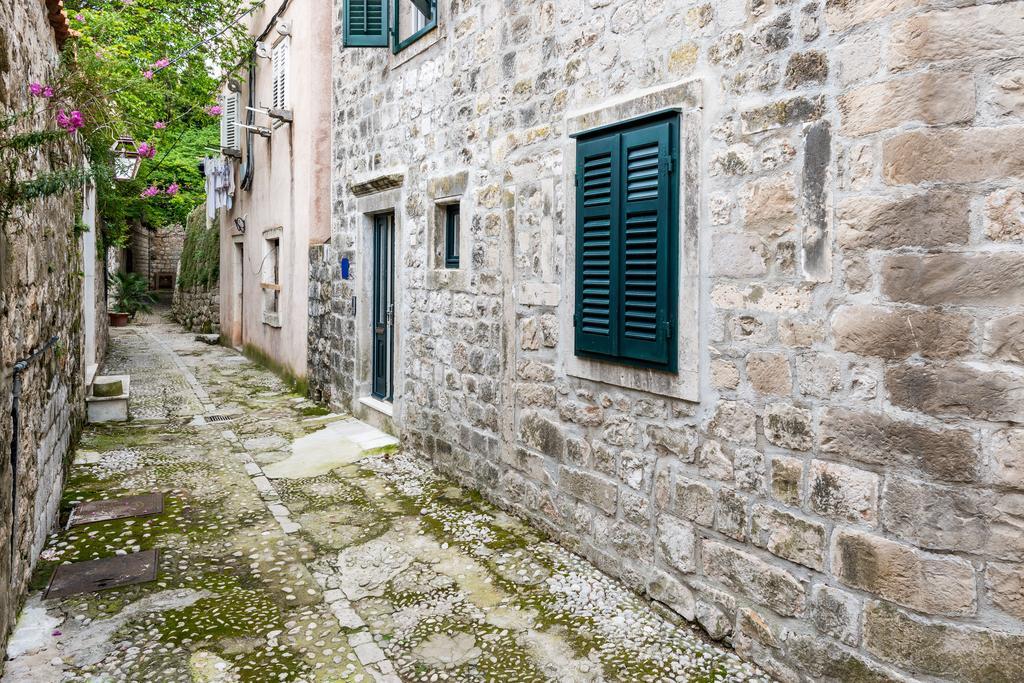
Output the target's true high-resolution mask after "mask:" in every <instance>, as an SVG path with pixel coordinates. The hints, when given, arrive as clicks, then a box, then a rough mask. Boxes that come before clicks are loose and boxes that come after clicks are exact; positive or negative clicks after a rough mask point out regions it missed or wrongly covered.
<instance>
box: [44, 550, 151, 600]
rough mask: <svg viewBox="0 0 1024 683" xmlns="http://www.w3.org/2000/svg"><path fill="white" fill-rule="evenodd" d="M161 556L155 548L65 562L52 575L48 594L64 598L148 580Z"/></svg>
mask: <svg viewBox="0 0 1024 683" xmlns="http://www.w3.org/2000/svg"><path fill="white" fill-rule="evenodd" d="M158 560H159V557H158V555H157V551H156V550H143V551H142V552H141V553H132V554H131V555H115V556H114V557H104V558H101V559H99V560H88V561H86V562H75V563H72V564H62V565H60V566H59V567H57V571H55V572H54V573H53V576H51V577H50V585H49V586H47V587H46V595H45V597H46V598H63V597H66V596H68V595H78V594H79V593H93V592H95V591H101V590H105V589H107V588H120V587H121V586H131V585H134V584H137V583H146V582H147V581H152V580H154V579H155V578H156V570H157V562H158Z"/></svg>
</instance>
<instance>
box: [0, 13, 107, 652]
mask: <svg viewBox="0 0 1024 683" xmlns="http://www.w3.org/2000/svg"><path fill="white" fill-rule="evenodd" d="M48 8H49V9H48ZM48 12H49V13H50V17H49V18H48ZM58 22H59V26H60V27H61V33H60V35H62V36H66V35H67V26H66V22H64V20H63V17H62V15H61V14H60V7H59V6H58V5H57V3H55V2H48V3H45V4H44V3H42V2H39V1H38V0H15V2H4V3H0V26H3V27H4V30H3V31H2V32H0V115H4V114H6V113H8V112H10V111H18V112H20V111H24V110H25V109H27V108H28V107H30V106H32V103H31V102H30V101H29V96H28V90H27V86H26V84H27V83H29V82H31V81H43V82H45V81H46V80H47V78H48V76H49V74H50V70H51V69H53V68H54V67H55V66H56V63H57V55H58V46H57V44H56V41H55V38H54V36H55V24H58ZM46 123H47V122H46V121H45V120H44V119H43V117H41V116H40V117H38V119H37V120H32V121H28V122H26V123H24V124H19V125H24V127H25V129H26V130H28V129H33V128H38V127H41V126H43V125H45V124H46ZM65 153H66V154H68V155H69V156H68V157H65V158H61V157H62V155H63V154H65ZM68 158H70V150H66V151H64V152H60V151H58V152H56V153H54V154H52V155H50V154H40V155H39V156H38V158H37V159H36V160H34V161H30V162H29V163H27V164H25V165H24V166H22V168H21V172H22V173H23V174H25V176H26V177H27V174H29V173H31V172H45V171H47V170H51V169H52V167H50V166H48V164H50V163H54V162H60V163H67V162H68ZM74 214H75V198H74V196H73V195H72V194H69V195H67V196H64V197H60V198H50V199H46V200H42V201H38V202H36V203H33V204H31V205H29V206H28V208H27V209H26V210H24V211H21V210H18V211H16V212H15V214H14V215H13V216H12V218H11V220H10V221H9V222H8V223H7V224H5V225H3V226H0V651H2V650H4V649H5V646H6V642H7V637H8V634H9V632H10V630H11V628H12V627H13V625H14V620H15V617H16V615H17V611H18V609H19V608H20V606H21V602H22V600H23V598H24V596H25V593H26V591H27V588H28V582H29V577H30V576H31V574H32V570H33V568H34V566H35V563H36V560H37V558H38V556H39V552H40V551H41V550H42V548H43V545H44V543H45V540H46V535H47V533H49V531H50V530H51V529H52V527H53V525H54V523H55V522H56V519H57V513H58V509H59V505H60V496H61V488H62V485H63V479H64V474H65V468H66V463H67V456H68V454H69V451H70V448H71V445H72V443H73V441H74V439H75V437H76V435H77V432H78V430H79V428H80V424H81V419H82V413H83V410H84V406H85V403H84V398H83V385H84V381H83V379H84V368H83V367H82V363H81V360H82V354H83V335H82V315H81V312H82V309H81V305H82V294H81V292H82V285H81V280H80V277H81V270H82V263H83V261H82V254H81V252H80V251H79V249H80V248H81V247H80V244H79V240H78V239H76V238H75V236H74V226H75V215H74ZM101 310H105V309H101ZM53 335H56V336H58V338H59V342H58V344H57V346H56V347H55V348H54V349H52V350H50V351H47V352H46V353H44V354H43V355H42V356H41V357H40V358H39V359H38V360H36V361H35V362H33V363H32V364H31V365H30V366H29V367H28V369H27V370H26V371H25V372H24V373H23V374H22V380H23V390H22V396H21V403H20V412H21V419H20V431H19V439H18V477H17V497H16V499H14V501H13V502H14V506H13V507H12V476H11V472H12V468H11V440H12V428H13V421H12V392H13V377H12V366H13V365H14V363H15V362H16V361H18V360H20V359H22V358H24V357H26V356H28V355H29V354H31V353H32V352H33V351H35V350H36V349H38V348H40V347H41V346H42V345H43V344H44V343H45V342H46V341H47V340H48V339H49V338H50V337H51V336H53ZM12 515H16V517H15V518H14V519H15V520H16V523H15V531H16V533H15V535H14V539H13V540H14V557H13V559H14V562H13V567H12V561H11V560H12V553H11V548H12V545H11V541H12V535H11V525H12Z"/></svg>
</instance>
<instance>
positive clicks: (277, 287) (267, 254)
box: [260, 228, 285, 328]
mask: <svg viewBox="0 0 1024 683" xmlns="http://www.w3.org/2000/svg"><path fill="white" fill-rule="evenodd" d="M283 235H284V229H283V228H270V229H269V230H264V231H263V258H262V260H261V262H260V295H261V297H262V303H261V306H262V310H263V324H264V325H267V326H269V327H275V328H280V327H282V324H281V292H282V289H281V282H282V281H283V280H285V277H284V275H283V273H282V264H283V263H284V259H283V258H281V256H282V251H283V250H284V240H283V239H282V237H283ZM274 240H276V241H277V253H276V254H274V253H272V250H271V248H270V243H271V242H272V241H274ZM275 265H276V269H277V277H276V278H275V277H274V268H275ZM274 280H276V281H274ZM268 291H272V292H273V297H274V298H275V299H276V301H277V310H276V311H271V310H269V309H268V308H267V292H268Z"/></svg>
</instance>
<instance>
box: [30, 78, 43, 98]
mask: <svg viewBox="0 0 1024 683" xmlns="http://www.w3.org/2000/svg"><path fill="white" fill-rule="evenodd" d="M28 91H29V92H30V93H32V94H33V95H35V96H36V97H39V96H40V95H42V94H43V84H42V83H40V82H39V81H33V82H31V83H29V84H28Z"/></svg>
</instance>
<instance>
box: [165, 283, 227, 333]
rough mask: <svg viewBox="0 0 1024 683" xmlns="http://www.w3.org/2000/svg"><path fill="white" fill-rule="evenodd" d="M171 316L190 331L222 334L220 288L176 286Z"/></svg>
mask: <svg viewBox="0 0 1024 683" xmlns="http://www.w3.org/2000/svg"><path fill="white" fill-rule="evenodd" d="M171 317H172V318H174V321H175V322H177V323H178V324H179V325H181V326H182V327H184V328H185V329H186V330H188V331H189V332H199V333H201V334H220V290H219V289H208V288H206V287H190V288H187V289H181V288H178V287H176V288H175V289H174V296H173V298H172V301H171Z"/></svg>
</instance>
